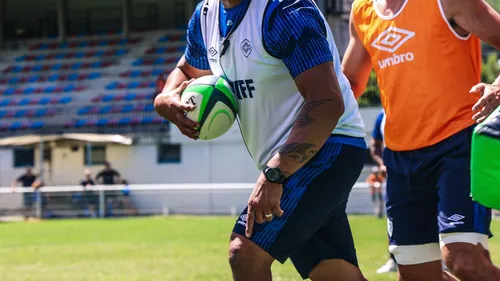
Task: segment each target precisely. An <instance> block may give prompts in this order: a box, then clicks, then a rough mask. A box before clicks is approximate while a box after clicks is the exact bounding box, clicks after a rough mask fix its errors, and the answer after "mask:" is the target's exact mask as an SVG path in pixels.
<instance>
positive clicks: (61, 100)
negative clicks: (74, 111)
mask: <svg viewBox="0 0 500 281" xmlns="http://www.w3.org/2000/svg"><path fill="white" fill-rule="evenodd" d="M72 100H73V98H72V97H62V98H61V99H60V100H59V103H60V104H67V103H70V102H71V101H72Z"/></svg>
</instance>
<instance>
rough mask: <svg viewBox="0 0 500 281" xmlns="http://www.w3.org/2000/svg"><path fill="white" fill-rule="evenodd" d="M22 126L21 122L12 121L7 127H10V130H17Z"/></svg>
mask: <svg viewBox="0 0 500 281" xmlns="http://www.w3.org/2000/svg"><path fill="white" fill-rule="evenodd" d="M22 126H23V123H21V122H14V123H12V124H10V126H9V129H11V130H19V129H21V127H22Z"/></svg>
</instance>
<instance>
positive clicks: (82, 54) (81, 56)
mask: <svg viewBox="0 0 500 281" xmlns="http://www.w3.org/2000/svg"><path fill="white" fill-rule="evenodd" d="M84 57H85V52H76V53H75V58H78V59H81V58H84Z"/></svg>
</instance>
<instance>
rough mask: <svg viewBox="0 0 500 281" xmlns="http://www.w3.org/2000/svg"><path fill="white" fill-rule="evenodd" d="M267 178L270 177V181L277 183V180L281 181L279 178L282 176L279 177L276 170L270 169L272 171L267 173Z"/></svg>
mask: <svg viewBox="0 0 500 281" xmlns="http://www.w3.org/2000/svg"><path fill="white" fill-rule="evenodd" d="M267 176H268V177H269V179H270V180H272V181H277V180H279V177H280V175H279V173H278V171H277V170H275V169H270V170H269V171H268V173H267Z"/></svg>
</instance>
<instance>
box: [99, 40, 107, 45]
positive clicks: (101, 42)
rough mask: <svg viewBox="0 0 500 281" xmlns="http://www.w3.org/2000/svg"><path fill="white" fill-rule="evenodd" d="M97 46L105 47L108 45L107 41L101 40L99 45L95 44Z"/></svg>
mask: <svg viewBox="0 0 500 281" xmlns="http://www.w3.org/2000/svg"><path fill="white" fill-rule="evenodd" d="M97 45H98V46H107V45H108V40H101V41H99V43H97Z"/></svg>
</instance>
